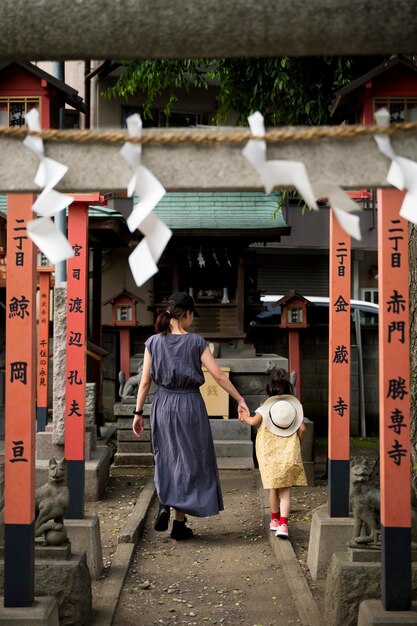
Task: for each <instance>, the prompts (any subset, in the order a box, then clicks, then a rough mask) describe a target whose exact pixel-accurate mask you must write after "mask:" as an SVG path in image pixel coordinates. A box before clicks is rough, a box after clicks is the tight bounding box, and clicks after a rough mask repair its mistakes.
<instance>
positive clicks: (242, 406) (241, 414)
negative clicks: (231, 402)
mask: <svg viewBox="0 0 417 626" xmlns="http://www.w3.org/2000/svg"><path fill="white" fill-rule="evenodd" d="M237 415H238V418H239V421H240V422H245V421H246V420H245V417H249V409H248V406H247V404H246V402H245V400H244V399H243V398H242V399H241V400H239V402H238V404H237Z"/></svg>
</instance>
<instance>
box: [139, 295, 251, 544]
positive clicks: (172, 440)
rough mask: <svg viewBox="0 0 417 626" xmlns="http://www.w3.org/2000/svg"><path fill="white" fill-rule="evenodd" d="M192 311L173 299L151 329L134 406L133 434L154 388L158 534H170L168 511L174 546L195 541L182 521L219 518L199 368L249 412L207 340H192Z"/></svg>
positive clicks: (186, 299)
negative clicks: (177, 543) (216, 359)
mask: <svg viewBox="0 0 417 626" xmlns="http://www.w3.org/2000/svg"><path fill="white" fill-rule="evenodd" d="M194 316H196V317H199V315H198V313H197V312H196V310H195V305H194V300H193V299H192V297H191V296H190V295H189V294H188V293H185V292H176V293H173V294H172V295H171V296H170V297H169V298H168V305H167V308H166V310H165V311H163V312H162V313H160V314H159V315H158V317H157V320H156V323H155V330H156V332H157V334H156V335H153V336H152V337H150V338H149V339H148V340H147V341H146V342H145V354H144V360H143V371H142V378H141V381H140V385H139V389H138V395H137V399H136V410H135V411H134V414H135V417H134V420H133V432H134V433H135V435H136V436H137V437H138V438H139V437H141V435H142V433H143V429H144V424H143V417H142V414H143V405H144V403H145V399H146V396H147V394H148V391H149V388H150V385H151V380H153V381H154V382H155V383H156V384H157V385H158V391H157V393H156V394H155V398H154V401H153V403H152V409H151V432H152V447H153V454H154V461H155V486H156V491H157V494H158V497H159V501H160V503H161V506H160V507H159V511H158V515H157V518H156V522H155V530H166V529H167V528H168V521H169V512H170V507H172V508H173V509H174V522H173V526H172V531H171V537H172V538H173V539H178V540H182V539H188V538H189V537H191V536H192V535H193V532H192V530H191V528H189V527H187V526H186V525H185V514H186V513H188V514H189V515H194V516H196V517H208V516H211V515H217V514H218V513H219V511H221V510H223V498H222V493H221V488H220V481H219V473H218V469H217V463H216V455H215V451H214V444H213V438H212V434H211V429H210V421H209V419H208V415H207V410H206V407H205V405H204V401H203V398H202V396H201V394H200V389H199V388H200V386H201V385H202V384H203V383H204V375H203V372H202V366H203V365H204V367H205V368H206V369H207V370H208V371H209V372H210V374H211V375H212V376H213V378H214V379H215V381H216V382H217V383H218V384H219V385H220V386H221V387H223V389H225V391H227V392H228V393H229V394H230V395H231V396H232V398H234V399H235V400H236V401H237V403H238V412H239V415H240V414H241V413H243V412H248V408H247V406H246V402H245V401H244V399H243V398H242V396H241V395H240V393H239V392H238V390H237V389H236V388H235V387H234V385H233V384H232V383H231V382H230V380H229V379H228V377H227V376H226V375H225V374H224V373H223V372H222V371H221V369H220V367H219V366H218V365H217V363H216V361H215V360H214V358H213V356H212V354H211V352H210V349H209V347H208V345H207V342H206V341H205V339H203V338H202V337H201V336H200V335H197V334H194V333H189V332H188V331H189V328H190V326H191V325H192V323H193V320H194Z"/></svg>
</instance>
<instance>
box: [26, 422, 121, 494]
mask: <svg viewBox="0 0 417 626" xmlns="http://www.w3.org/2000/svg"><path fill="white" fill-rule="evenodd" d="M38 434H39V433H38ZM63 456H64V452H63V448H62V454H61V457H60V458H62V457H63ZM110 457H111V451H110V449H109V448H108V447H107V446H97V448H96V450H93V451H92V452H91V455H90V459H89V460H88V461H86V462H85V500H86V501H87V502H96V501H97V500H100V498H101V496H102V495H103V493H104V491H105V489H106V485H107V482H108V479H109V472H110V460H111V458H110ZM48 467H49V461H47V460H36V487H40V486H41V485H43V484H44V483H46V482H47V480H48Z"/></svg>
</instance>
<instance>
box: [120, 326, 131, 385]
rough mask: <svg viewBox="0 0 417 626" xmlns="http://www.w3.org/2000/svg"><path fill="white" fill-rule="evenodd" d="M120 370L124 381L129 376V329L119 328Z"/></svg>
mask: <svg viewBox="0 0 417 626" xmlns="http://www.w3.org/2000/svg"><path fill="white" fill-rule="evenodd" d="M120 370H121V371H122V372H123V373H124V374H125V376H126V380H127V379H128V378H129V376H130V328H129V327H125V328H123V327H120Z"/></svg>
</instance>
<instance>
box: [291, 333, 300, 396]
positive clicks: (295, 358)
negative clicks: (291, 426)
mask: <svg viewBox="0 0 417 626" xmlns="http://www.w3.org/2000/svg"><path fill="white" fill-rule="evenodd" d="M299 332H300V331H299V330H298V328H289V329H288V356H289V359H288V360H289V368H288V369H289V371H290V372H295V375H296V384H295V387H296V390H297V398H298V399H299V400H300V401H301V374H300V335H299Z"/></svg>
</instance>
